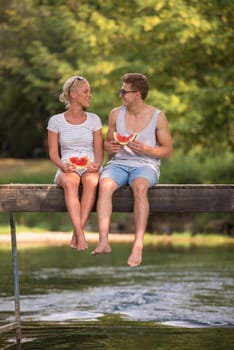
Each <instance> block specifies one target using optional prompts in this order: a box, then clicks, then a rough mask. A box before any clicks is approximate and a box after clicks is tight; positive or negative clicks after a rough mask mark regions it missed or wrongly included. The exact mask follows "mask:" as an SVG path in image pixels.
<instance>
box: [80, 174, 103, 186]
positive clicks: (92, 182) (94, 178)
mask: <svg viewBox="0 0 234 350" xmlns="http://www.w3.org/2000/svg"><path fill="white" fill-rule="evenodd" d="M81 181H82V185H83V187H84V188H89V189H90V188H96V187H97V185H98V181H99V174H96V173H87V174H85V175H83V177H82V180H81Z"/></svg>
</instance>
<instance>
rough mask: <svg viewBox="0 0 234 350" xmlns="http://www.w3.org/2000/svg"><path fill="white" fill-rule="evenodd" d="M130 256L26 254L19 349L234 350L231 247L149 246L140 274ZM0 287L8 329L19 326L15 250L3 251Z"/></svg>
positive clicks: (0, 314)
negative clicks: (16, 321)
mask: <svg viewBox="0 0 234 350" xmlns="http://www.w3.org/2000/svg"><path fill="white" fill-rule="evenodd" d="M130 248H131V246H130V245H129V244H115V245H113V253H112V254H110V255H100V256H96V257H91V256H90V255H89V253H87V252H82V253H78V252H76V251H74V250H71V249H70V248H69V247H47V248H45V247H44V248H30V249H20V252H19V266H20V290H21V316H22V321H23V322H22V325H23V329H22V330H23V332H22V333H23V343H22V346H21V349H35V350H36V349H51V350H53V349H108V350H109V349H116V350H117V349H118V350H122V349H123V350H125V349H129V350H138V349H145V350H148V349H160V350H167V349H170V350H171V349H180V350H187V349H191V350H193V349H199V350H200V349H206V350H211V349H212V350H216V349H217V350H218V349H220V350H222V349H223V350H224V349H225V350H229V349H230V350H231V349H232V348H234V332H233V328H234V298H233V291H234V264H233V263H234V254H233V246H219V247H213V248H208V247H196V246H191V247H187V248H182V247H173V246H146V247H145V250H144V262H143V265H142V266H141V267H139V268H136V269H132V268H129V267H127V265H126V259H127V256H128V254H129V251H130ZM91 249H92V247H91ZM0 280H1V288H0V322H1V323H4V322H6V321H7V322H9V321H13V320H14V313H13V308H14V304H13V298H12V289H13V284H12V267H11V252H10V251H9V250H1V249H0ZM0 337H1V338H0V349H16V347H15V345H13V342H14V341H15V339H14V332H11V333H7V334H3V335H0Z"/></svg>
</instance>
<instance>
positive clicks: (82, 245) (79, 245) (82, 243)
mask: <svg viewBox="0 0 234 350" xmlns="http://www.w3.org/2000/svg"><path fill="white" fill-rule="evenodd" d="M76 249H77V250H86V249H88V243H87V242H86V240H85V238H78V243H77V245H76Z"/></svg>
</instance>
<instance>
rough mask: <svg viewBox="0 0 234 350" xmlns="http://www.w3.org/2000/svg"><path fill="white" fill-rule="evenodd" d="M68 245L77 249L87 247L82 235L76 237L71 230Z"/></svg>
mask: <svg viewBox="0 0 234 350" xmlns="http://www.w3.org/2000/svg"><path fill="white" fill-rule="evenodd" d="M70 247H71V248H73V249H77V250H86V249H88V243H87V242H86V239H85V237H84V235H82V236H79V237H78V236H77V235H76V233H75V232H73V234H72V239H71V243H70Z"/></svg>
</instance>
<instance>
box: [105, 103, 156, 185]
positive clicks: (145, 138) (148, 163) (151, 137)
mask: <svg viewBox="0 0 234 350" xmlns="http://www.w3.org/2000/svg"><path fill="white" fill-rule="evenodd" d="M125 112H126V107H125V106H123V107H122V108H121V109H120V112H119V114H118V116H117V119H116V131H117V132H118V133H119V134H121V135H129V134H130V132H129V131H128V130H127V128H126V123H125ZM160 112H161V111H160V110H159V109H156V108H155V112H154V114H153V116H152V118H151V121H150V122H149V124H148V125H147V126H146V127H145V128H144V129H143V130H142V131H140V132H138V133H137V137H136V140H138V141H141V142H143V143H144V144H145V145H148V146H151V147H159V145H158V142H157V140H156V136H155V130H156V127H157V120H158V116H159V114H160ZM110 163H111V164H122V165H127V166H130V167H150V168H152V169H153V170H154V171H155V172H156V174H157V177H158V178H159V175H160V163H161V162H160V159H158V158H155V157H151V156H148V155H144V154H135V153H134V152H132V150H131V149H130V148H129V147H128V146H124V147H123V148H122V149H121V151H120V152H118V153H117V154H115V155H114V157H113V158H112V159H111V160H110V161H109V162H108V164H110Z"/></svg>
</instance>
